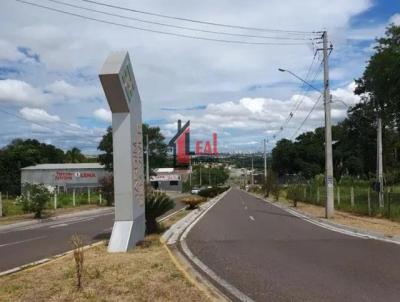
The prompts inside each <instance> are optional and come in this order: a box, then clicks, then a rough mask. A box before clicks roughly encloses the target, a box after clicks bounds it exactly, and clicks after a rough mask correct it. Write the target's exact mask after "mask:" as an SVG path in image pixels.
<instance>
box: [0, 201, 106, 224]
mask: <svg viewBox="0 0 400 302" xmlns="http://www.w3.org/2000/svg"><path fill="white" fill-rule="evenodd" d="M104 207H105V206H99V205H96V204H87V205H81V206H76V207H73V208H59V209H56V210H54V209H45V210H44V212H43V215H42V219H46V218H50V217H54V216H57V215H63V214H70V213H75V212H81V211H85V210H92V209H100V208H104ZM33 219H34V214H33V213H27V214H19V215H13V216H4V217H0V225H7V224H12V223H16V222H23V221H29V220H33Z"/></svg>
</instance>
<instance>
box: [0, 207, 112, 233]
mask: <svg viewBox="0 0 400 302" xmlns="http://www.w3.org/2000/svg"><path fill="white" fill-rule="evenodd" d="M113 211H114V207H101V208H95V209H88V210H81V211H74V212H72V213H65V214H60V215H55V216H51V217H49V218H44V219H29V220H25V221H21V222H15V223H9V224H5V225H0V231H7V230H12V229H16V228H20V227H25V226H30V225H35V224H40V223H47V222H52V221H57V220H59V219H65V218H71V217H80V216H87V215H93V214H100V213H107V212H110V213H112V212H113ZM0 221H1V218H0Z"/></svg>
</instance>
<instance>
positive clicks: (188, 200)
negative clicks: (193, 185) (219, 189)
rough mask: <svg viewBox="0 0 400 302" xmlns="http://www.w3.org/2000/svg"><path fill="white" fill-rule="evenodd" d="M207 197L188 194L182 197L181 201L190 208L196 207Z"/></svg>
mask: <svg viewBox="0 0 400 302" xmlns="http://www.w3.org/2000/svg"><path fill="white" fill-rule="evenodd" d="M206 200H207V199H206V198H204V197H201V196H187V197H185V198H182V199H181V202H182V203H184V204H186V205H187V209H188V210H194V209H196V208H197V207H198V206H199V205H200V204H201V203H202V202H205V201H206Z"/></svg>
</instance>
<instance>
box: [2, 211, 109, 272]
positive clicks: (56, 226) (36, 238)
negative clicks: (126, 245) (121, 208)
mask: <svg viewBox="0 0 400 302" xmlns="http://www.w3.org/2000/svg"><path fill="white" fill-rule="evenodd" d="M113 223H114V212H108V213H92V214H87V215H85V216H75V217H69V218H62V219H58V220H56V221H52V222H44V223H39V224H34V225H30V226H25V227H19V228H16V229H12V230H6V231H0V272H2V271H6V270H9V269H12V268H15V267H17V266H21V265H25V264H28V263H31V262H33V261H38V260H41V259H44V258H48V257H50V256H54V255H57V254H61V253H63V252H66V251H69V250H71V249H72V246H71V243H70V238H71V236H72V235H73V234H75V233H77V234H80V235H82V237H83V239H84V240H85V244H90V243H93V242H96V241H100V240H103V239H106V238H109V236H110V234H111V229H112V226H113Z"/></svg>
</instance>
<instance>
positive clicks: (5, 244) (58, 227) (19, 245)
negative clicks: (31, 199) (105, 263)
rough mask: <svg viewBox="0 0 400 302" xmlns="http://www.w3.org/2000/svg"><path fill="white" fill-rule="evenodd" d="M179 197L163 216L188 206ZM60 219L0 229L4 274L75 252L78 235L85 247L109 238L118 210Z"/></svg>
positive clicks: (174, 196) (178, 195) (0, 249)
mask: <svg viewBox="0 0 400 302" xmlns="http://www.w3.org/2000/svg"><path fill="white" fill-rule="evenodd" d="M181 196H185V195H184V194H175V195H172V196H171V197H172V198H174V199H175V200H177V201H176V203H175V207H174V209H171V210H170V211H168V212H167V213H165V214H164V215H162V216H161V217H160V219H162V218H163V217H166V216H167V215H170V214H171V213H174V212H176V211H178V210H179V209H182V208H184V207H185V206H186V205H185V204H183V203H182V202H180V201H179V198H178V197H181ZM77 214H78V215H77V216H68V217H64V218H59V219H57V220H53V221H48V222H41V223H36V224H32V225H28V226H20V227H16V228H12V229H7V230H0V272H3V271H6V270H9V269H13V268H15V267H18V266H21V265H25V264H28V263H31V262H34V261H39V260H42V259H44V258H49V257H51V256H54V255H58V254H61V253H64V252H66V251H69V250H71V249H72V246H71V243H70V238H71V236H72V235H73V234H75V233H77V234H80V235H82V236H83V238H84V241H85V244H90V243H94V242H96V241H100V240H103V239H107V238H109V237H110V235H111V231H112V226H113V223H114V211H113V209H110V211H107V210H106V212H98V211H95V212H92V213H88V214H84V213H77Z"/></svg>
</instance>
